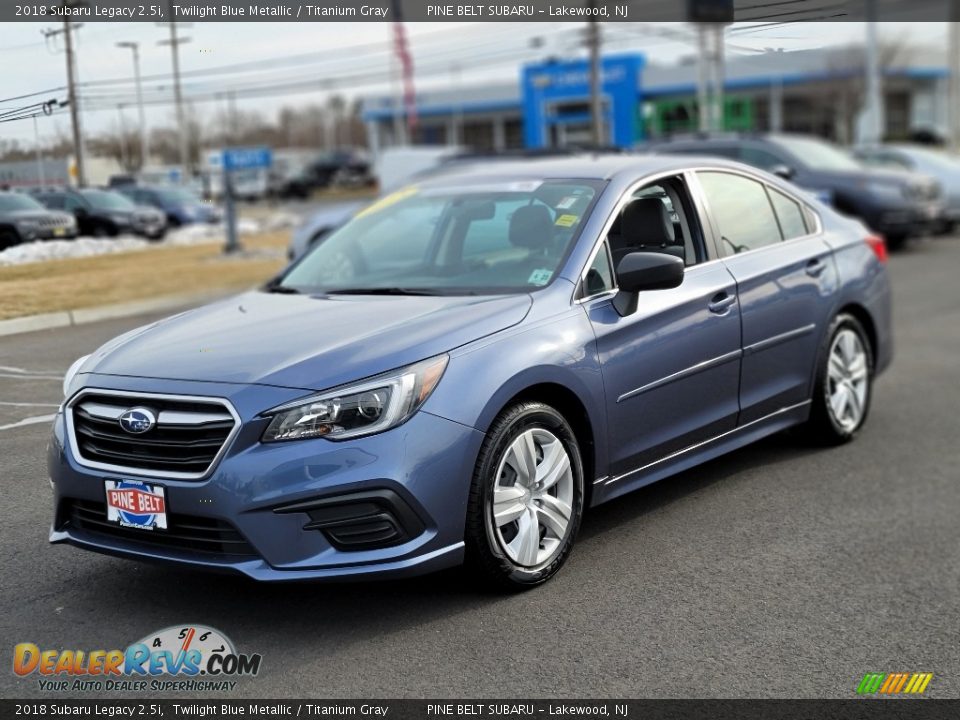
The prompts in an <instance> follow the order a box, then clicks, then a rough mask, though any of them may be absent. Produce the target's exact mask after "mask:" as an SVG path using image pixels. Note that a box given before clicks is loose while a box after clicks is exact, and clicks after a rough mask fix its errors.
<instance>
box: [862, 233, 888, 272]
mask: <svg viewBox="0 0 960 720" xmlns="http://www.w3.org/2000/svg"><path fill="white" fill-rule="evenodd" d="M864 240H865V241H866V243H867V245H869V246H870V249H871V250H873V254H874V255H876V256H877V260H879V261H880V262H881V263H883V264H884V265H886V264H887V260H888V259H889V258H890V255H889V254H888V253H887V241H886V240H884V238H883V235H867V237H865V238H864Z"/></svg>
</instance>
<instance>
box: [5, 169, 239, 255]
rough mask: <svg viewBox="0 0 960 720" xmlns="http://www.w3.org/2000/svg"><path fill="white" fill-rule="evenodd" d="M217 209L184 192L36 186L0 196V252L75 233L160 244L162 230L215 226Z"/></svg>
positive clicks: (138, 187) (218, 216)
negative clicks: (128, 236)
mask: <svg viewBox="0 0 960 720" xmlns="http://www.w3.org/2000/svg"><path fill="white" fill-rule="evenodd" d="M221 219H222V215H221V213H220V210H219V209H218V208H216V207H215V206H213V205H211V204H209V203H205V202H203V201H202V200H200V198H199V197H197V196H196V195H194V194H192V193H191V192H189V191H188V190H185V189H181V188H177V187H165V186H149V185H136V184H130V185H126V186H123V187H120V188H116V189H110V190H107V189H96V188H83V189H79V188H70V187H39V188H31V189H29V190H27V191H26V192H0V250H3V249H5V248H8V247H12V246H14V245H18V244H20V243H24V242H33V241H36V240H69V239H73V238H76V237H77V236H78V235H89V236H93V237H115V236H117V235H126V234H132V235H140V236H142V237H145V238H147V239H149V240H160V239H162V238H163V237H164V235H165V234H166V232H167V230H168V228H171V227H180V226H182V225H188V224H191V223H198V222H200V223H218V222H220V220H221Z"/></svg>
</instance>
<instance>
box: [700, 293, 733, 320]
mask: <svg viewBox="0 0 960 720" xmlns="http://www.w3.org/2000/svg"><path fill="white" fill-rule="evenodd" d="M736 301H737V296H736V295H730V294H728V293H726V292H719V293H717V294H716V295H714V296H713V299H712V300H711V301H710V302H709V303H708V304H707V310H709V311H710V312H712V313H717V314H718V315H719V314H721V313H725V312H726V311H727V309H728V308H729V307H730V306H731V305H733V304H734V303H735V302H736Z"/></svg>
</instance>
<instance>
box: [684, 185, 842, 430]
mask: <svg viewBox="0 0 960 720" xmlns="http://www.w3.org/2000/svg"><path fill="white" fill-rule="evenodd" d="M697 178H698V180H699V184H700V189H701V192H702V196H703V198H704V201H705V204H706V207H707V209H708V214H709V215H710V219H711V225H712V228H713V233H714V237H715V240H716V245H717V251H718V254H719V255H720V258H721V262H722V264H723V265H724V266H725V267H726V268H727V269H728V270H729V271H730V273H731V274H732V275H733V277H734V279H735V280H736V283H737V296H738V298H739V302H740V320H741V325H742V349H743V359H742V362H741V371H740V419H739V424H740V425H743V424H746V423H749V422H753V421H755V420H758V419H760V418H763V417H765V416H767V415H770V414H771V413H775V412H777V411H778V410H781V409H784V408H788V407H792V406H794V405H797V404H800V403H804V402H806V401H807V400H809V399H810V392H811V385H812V380H813V370H814V366H815V364H816V360H817V353H818V350H819V346H820V340H821V338H822V336H823V333H824V331H825V329H826V327H827V325H828V324H829V322H830V313H831V312H832V306H833V296H834V294H835V293H836V292H837V288H838V284H839V281H838V274H837V269H836V266H835V264H834V261H833V258H832V255H831V252H830V248H829V246H828V245H827V244H826V242H825V241H824V239H823V235H822V232H821V230H820V226H819V221H818V219H817V218H816V216H815V214H814V213H813V211H812V210H810V209H809V208H808V207H807V206H806V205H805V204H804V203H803V202H802V200H800V199H799V198H797V197H795V196H793V195H791V194H789V193H786V192H784V191H782V190H781V189H779V188H776V187H773V186H770V185H768V184H767V183H765V182H763V181H761V180H760V179H758V178H755V177H753V176H751V175H747V174H743V173H739V172H735V171H725V170H710V171H701V172H698V173H697Z"/></svg>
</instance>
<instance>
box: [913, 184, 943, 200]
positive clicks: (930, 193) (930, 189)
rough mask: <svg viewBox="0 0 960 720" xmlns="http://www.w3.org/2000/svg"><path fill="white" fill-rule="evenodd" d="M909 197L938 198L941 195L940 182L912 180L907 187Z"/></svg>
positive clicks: (920, 198) (921, 198) (917, 198)
mask: <svg viewBox="0 0 960 720" xmlns="http://www.w3.org/2000/svg"><path fill="white" fill-rule="evenodd" d="M907 197H909V198H910V199H911V200H936V199H938V198H939V197H940V183H938V182H912V183H910V185H909V186H908V187H907Z"/></svg>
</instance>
